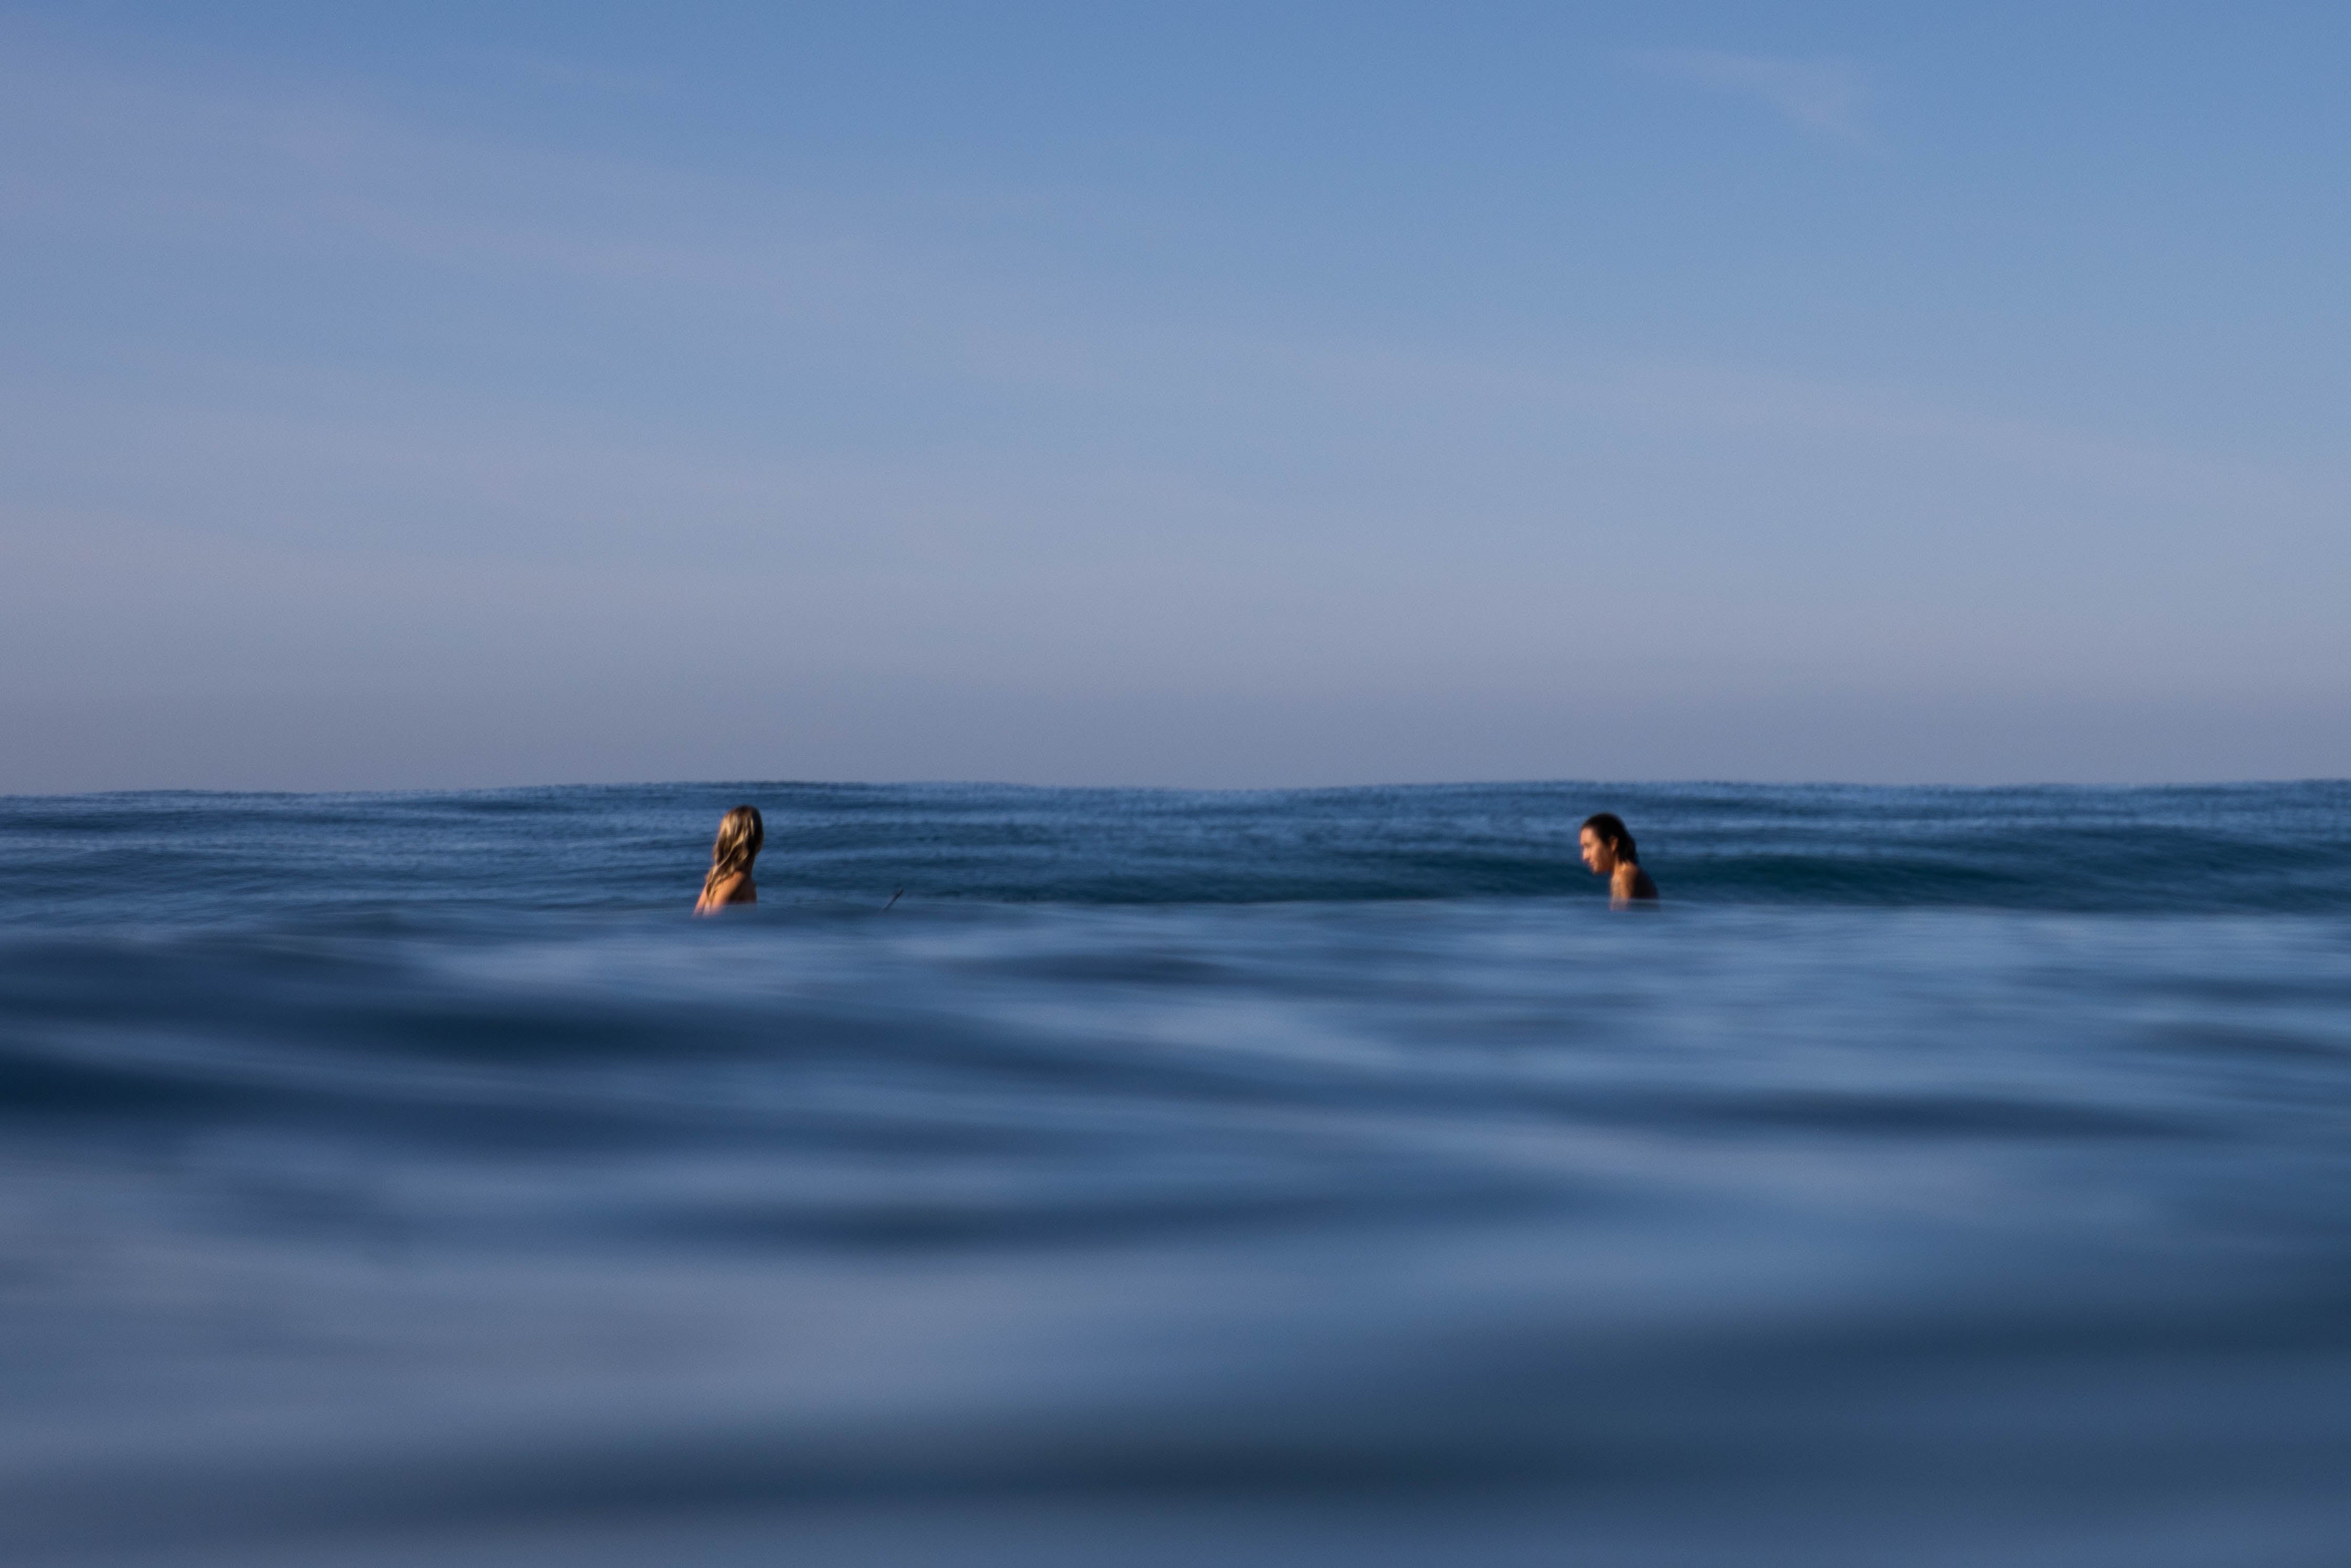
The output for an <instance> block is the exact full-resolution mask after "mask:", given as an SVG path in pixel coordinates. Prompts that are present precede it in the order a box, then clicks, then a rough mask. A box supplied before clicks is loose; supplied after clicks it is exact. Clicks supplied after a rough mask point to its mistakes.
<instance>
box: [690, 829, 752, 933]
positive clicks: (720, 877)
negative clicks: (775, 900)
mask: <svg viewBox="0 0 2351 1568" xmlns="http://www.w3.org/2000/svg"><path fill="white" fill-rule="evenodd" d="M767 836H768V830H767V827H766V825H765V824H763V823H762V822H761V821H759V808H758V807H757V806H737V807H736V808H735V809H734V810H731V811H729V812H727V813H726V815H725V816H724V817H721V818H720V819H718V837H717V839H716V841H714V842H713V843H712V844H711V846H710V874H709V875H708V876H705V877H704V878H703V879H702V897H701V898H700V899H698V900H696V901H695V905H694V912H695V914H696V915H716V914H717V913H718V912H719V911H720V910H722V909H724V908H726V906H727V905H728V904H757V903H758V902H759V889H758V884H757V883H754V882H752V880H751V862H753V861H755V860H758V858H759V843H760V841H761V840H763V839H765V838H766V837H767Z"/></svg>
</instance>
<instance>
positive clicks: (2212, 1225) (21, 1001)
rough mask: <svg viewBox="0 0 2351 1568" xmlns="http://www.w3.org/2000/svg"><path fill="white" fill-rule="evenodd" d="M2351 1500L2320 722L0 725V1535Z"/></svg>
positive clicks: (2342, 1540)
mask: <svg viewBox="0 0 2351 1568" xmlns="http://www.w3.org/2000/svg"><path fill="white" fill-rule="evenodd" d="M738 800H749V801H752V802H754V803H756V804H758V806H760V807H761V808H762V810H764V811H765V813H766V815H767V822H768V847H767V851H766V853H765V854H764V855H763V856H762V857H761V860H760V862H759V867H758V876H759V883H760V890H761V897H762V899H763V901H764V902H762V903H761V904H759V905H758V908H757V909H755V910H747V911H742V912H738V913H737V914H736V915H732V916H730V917H728V918H726V919H723V920H719V921H716V922H705V923H697V922H693V921H689V920H688V919H687V918H686V910H687V908H688V906H689V905H690V904H691V902H692V900H693V897H694V894H695V889H696V886H697V884H698V883H699V880H700V875H701V872H702V869H703V867H704V865H705V863H706V856H707V852H708V844H709V838H710V834H711V832H712V831H713V830H714V829H715V827H716V823H717V819H718V816H719V813H720V812H721V811H722V810H724V809H725V808H726V807H728V806H730V805H733V804H735V803H736V802H737V801H738ZM1603 809H1606V810H1616V811H1619V812H1621V813H1622V814H1624V815H1625V817H1626V818H1627V819H1628V820H1629V821H1630V822H1631V823H1632V825H1633V827H1634V829H1635V831H1636V832H1637V833H1638V834H1639V836H1640V838H1641V841H1642V843H1643V845H1644V861H1645V863H1646V865H1647V866H1648V867H1649V869H1650V870H1651V871H1652V872H1653V873H1655V875H1656V878H1657V880H1658V882H1659V883H1661V884H1662V886H1663V888H1664V890H1665V894H1666V898H1667V904H1666V906H1665V907H1664V908H1663V909H1662V910H1661V911H1659V912H1657V913H1656V914H1641V913H1632V914H1625V915H1611V914H1610V913H1609V912H1608V911H1607V910H1606V908H1605V906H1604V899H1603V897H1602V896H1601V886H1600V883H1598V882H1597V881H1596V880H1595V879H1593V878H1592V877H1590V876H1589V875H1587V874H1586V873H1584V872H1583V869H1582V867H1581V866H1580V865H1578V864H1577V863H1576V860H1575V852H1574V843H1573V841H1574V834H1575V827H1576V824H1577V823H1578V822H1579V821H1581V819H1582V818H1583V816H1584V815H1585V814H1587V813H1589V812H1591V811H1593V810H1603ZM900 888H904V897H903V898H902V899H900V901H899V902H898V903H897V904H896V906H895V907H894V908H890V909H888V910H886V911H885V909H884V905H885V904H888V902H889V900H890V899H891V897H892V895H893V893H895V892H896V891H897V890H898V889H900ZM2346 1561H2351V785H2346V784H2341V783H2315V784H2299V785H2287V786H2248V787H2231V788H2213V789H2011V790H1934V789H1859V788H1850V789H1848V788H1803V789H1799V788H1760V787H1747V786H1673V787H1623V786H1598V785H1573V784H1546V785H1527V786H1489V787H1462V788H1426V789H1346V790H1326V791H1299V792H1270V793H1238V794H1236V793H1223V794H1194V793H1178V792H1163V791H1113V790H1045V789H1001V788H947V787H871V788H866V787H841V786H814V785H800V784H730V785H718V786H705V785H694V786H660V787H644V788H610V789H606V788H593V789H590V788H582V789H525V790H505V791H496V792H482V793H463V794H441V795H426V794H402V795H312V796H292V795H270V796H259V795H251V796H248V795H214V794H135V795H104V796H87V797H78V798H16V799H10V800H0V1562H5V1563H8V1564H10V1565H12V1568H34V1565H42V1568H46V1565H51V1564H66V1565H72V1568H85V1565H97V1564H105V1565H115V1564H124V1565H131V1564H137V1565H161V1564H173V1565H179V1564H202V1565H204V1568H230V1565H235V1568H292V1565H294V1564H319V1563H331V1564H360V1565H368V1568H375V1565H385V1568H390V1565H393V1564H399V1565H403V1568H405V1565H411V1564H414V1565H420V1568H421V1565H423V1564H432V1565H434V1568H475V1565H483V1568H489V1565H496V1568H507V1565H523V1564H528V1565H530V1568H540V1565H546V1568H553V1565H556V1564H562V1565H564V1568H596V1565H600V1564H605V1563H611V1564H622V1563H627V1564H639V1563H661V1564H669V1563H745V1564H750V1563H760V1564H768V1563H792V1564H795V1565H801V1568H811V1565H812V1568H824V1565H830V1564H836V1563H838V1564H872V1563H887V1564H915V1565H923V1564H954V1565H964V1564H990V1565H995V1564H1001V1565H1004V1568H1016V1565H1017V1568H1057V1565H1068V1568H1093V1565H1113V1568H1115V1565H1125V1564H1153V1565H1157V1564H1167V1565H1171V1568H1172V1565H1178V1564H1180V1565H1185V1568H1191V1565H1196V1564H1207V1563H1216V1564H1220V1565H1222V1564H1238V1565H1242V1568H1247V1565H1252V1564H1268V1565H1275V1564H1279V1565H1283V1568H1290V1565H1296V1564H1314V1563H1333V1564H1350V1565H1353V1564H1369V1565H1384V1564H1414V1565H1418V1564H1432V1565H1434V1564H1445V1565H1447V1568H1455V1565H1468V1568H1478V1565H1483V1564H1528V1565H1533V1564H1544V1565H1552V1564H1560V1563H1592V1564H1605V1565H1608V1568H1648V1565H1658V1568H1664V1565H1668V1564H1670V1565H1674V1568H1699V1565H1713V1564H1722V1565H1726V1568H1730V1565H1736V1568H1776V1565H1786V1568H1844V1565H1848V1564H1850V1565H1855V1568H1858V1565H1865V1564H1868V1565H1876V1564H1900V1565H1902V1568H1938V1565H1949V1568H1960V1565H1966V1568H1980V1565H1983V1564H1995V1563H1996V1564H2000V1565H2001V1568H2032V1565H2039V1564H2058V1563H2063V1564H2068V1565H2073V1564H2109V1563H2110V1564H2115V1565H2116V1568H2169V1565H2174V1564H2197V1565H2204V1564H2210V1565H2212V1568H2270V1565H2286V1564H2293V1565H2304V1564H2307V1565H2311V1568H2320V1565H2326V1568H2333V1565H2337V1564H2341V1563H2345V1562H2346Z"/></svg>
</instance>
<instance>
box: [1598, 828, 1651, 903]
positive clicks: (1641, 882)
mask: <svg viewBox="0 0 2351 1568" xmlns="http://www.w3.org/2000/svg"><path fill="white" fill-rule="evenodd" d="M1579 837H1581V838H1582V839H1583V863H1584V864H1585V865H1588V866H1590V867H1591V868H1592V873H1593V875H1594V876H1604V877H1606V878H1607V879H1608V907H1609V908H1611V909H1627V908H1630V907H1631V906H1632V905H1633V904H1655V903H1656V902H1657V884H1656V883H1654V882H1651V881H1650V880H1649V873H1647V872H1645V871H1643V870H1642V869H1641V862H1640V860H1639V858H1638V857H1639V853H1640V852H1639V851H1637V850H1636V849H1635V848H1634V847H1633V834H1632V832H1631V831H1630V830H1629V829H1627V828H1626V827H1625V819H1624V818H1622V817H1620V816H1618V815H1617V814H1616V813H1615V812H1614V811H1599V812H1595V813H1593V815H1591V816H1589V817H1586V818H1584V819H1583V832H1582V833H1581V834H1580V835H1579Z"/></svg>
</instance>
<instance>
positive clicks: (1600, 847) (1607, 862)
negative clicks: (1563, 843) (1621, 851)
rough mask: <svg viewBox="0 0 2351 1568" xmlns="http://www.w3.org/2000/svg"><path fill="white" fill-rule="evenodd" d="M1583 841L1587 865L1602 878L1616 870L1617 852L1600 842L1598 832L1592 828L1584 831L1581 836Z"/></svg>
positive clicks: (1584, 857)
mask: <svg viewBox="0 0 2351 1568" xmlns="http://www.w3.org/2000/svg"><path fill="white" fill-rule="evenodd" d="M1581 841H1582V843H1583V863H1584V864H1585V865H1588V866H1590V867H1591V868H1592V869H1593V871H1594V872H1595V873H1598V874H1600V875H1602V876H1606V875H1607V874H1608V873H1610V872H1612V871H1614V870H1615V869H1616V852H1615V851H1614V850H1613V849H1610V848H1609V847H1608V846H1607V845H1606V844H1604V843H1602V842H1601V841H1600V835H1599V833H1598V832H1597V831H1594V830H1593V829H1591V828H1586V829H1584V830H1583V834H1582V835H1581Z"/></svg>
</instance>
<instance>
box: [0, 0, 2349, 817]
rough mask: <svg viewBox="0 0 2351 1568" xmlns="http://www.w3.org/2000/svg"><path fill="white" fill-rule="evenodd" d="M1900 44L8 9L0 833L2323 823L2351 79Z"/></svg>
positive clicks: (2297, 52) (1282, 12)
mask: <svg viewBox="0 0 2351 1568" xmlns="http://www.w3.org/2000/svg"><path fill="white" fill-rule="evenodd" d="M1943 9H1944V10H1945V11H1946V12H1947V13H1948V14H1946V15H1943V16H1926V17H1920V16H1911V15H1909V14H1907V10H1903V9H1897V8H1893V7H1886V6H1882V5H1870V6H1861V5H1854V6H1834V5H1782V6H1770V5H1686V6H1673V5H1665V6H1652V7H1627V6H1606V7H1603V6H1591V7H1583V8H1579V7H1570V6H1534V5H1490V6H1478V7H1467V8H1464V7H1458V6H1436V5H1429V6H1389V7H1380V6H1369V5H1353V6H1335V5H1331V6H1324V5H1287V6H1285V5H1249V6H1242V5H1233V6H1214V5H1210V6H1187V7H1181V8H1177V7H1167V8H1162V9H1161V10H1160V12H1159V13H1158V14H1156V15H1145V16H1134V15H1127V14H1124V12H1123V9H1122V10H1120V11H1117V12H1113V11H1112V10H1111V8H1102V7H1081V6H1018V5H1011V6H1000V7H982V6H976V5H957V6H948V5H937V6H897V5H860V6H854V7H851V6H829V7H807V8H801V7H793V6H789V5H758V6H751V5H743V6H731V5H704V6H670V7H660V8H655V7H619V6H601V7H600V6H590V5H562V6H557V5H494V6H465V7H458V6H449V7H434V6H426V5H407V6H400V7H389V6H387V7H373V8H340V7H335V8H328V7H316V6H295V5H208V6H204V7H190V6H184V5H76V6H71V7H67V6H40V5H35V6H26V5H0V341H5V343H6V345H7V349H6V352H5V355H0V734H5V735H7V736H8V737H10V739H9V742H8V744H6V745H5V746H0V790H7V789H16V790H50V789H107V788H131V787H149V786H190V787H232V788H244V787H252V788H287V789H305V788H368V787H404V786H433V785H466V784H502V783H525V782H556V781H565V780H589V779H678V778H726V779H773V778H803V779H941V778H945V779H957V778H960V779H1018V780H1028V781H1037V782H1070V783H1165V784H1186V785H1193V784H1207V785H1276V784H1293V783H1349V782H1374V781H1390V780H1415V779H1525V778H1585V779H1592V778H1601V779H1670V778H1713V779H1721V778H1743V779H1864V780H1888V781H1908V780H1942V781H1958V782H1988V781H2001V780H2024V779H2084V780H2090V779H2126V780H2160V779H2231V778H2279V777H2306V776H2314V775H2329V776H2341V775H2344V774H2346V773H2351V615H2346V612H2345V610H2344V605H2345V604H2346V602H2351V527H2346V523H2351V432H2346V421H2345V414H2346V409H2351V307H2346V292H2345V287H2344V283H2343V279H2344V278H2345V277H2346V276H2351V204H2346V201H2345V200H2344V195H2343V193H2344V192H2345V191H2346V190H2347V189H2351V95H2346V93H2345V92H2344V90H2343V83H2344V81H2345V80H2346V68H2351V12H2346V11H2344V10H2342V9H2341V8H2338V7H2331V6H2283V5H2281V6H2252V7H2250V8H2248V7H2241V6H2239V7H2229V8H2222V7H2219V6H2194V7H2191V6H2165V5H2127V6H2124V5H2116V6H2075V7H2062V8H2056V7H2045V6H2033V7H2025V6H2016V7H1998V6H1994V7H1968V8H1964V9H1963V8H1958V7H1948V8H1943ZM346 10H357V11H358V13H359V14H358V15H356V16H353V15H346V14H343V13H344V12H345V11H346Z"/></svg>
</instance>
